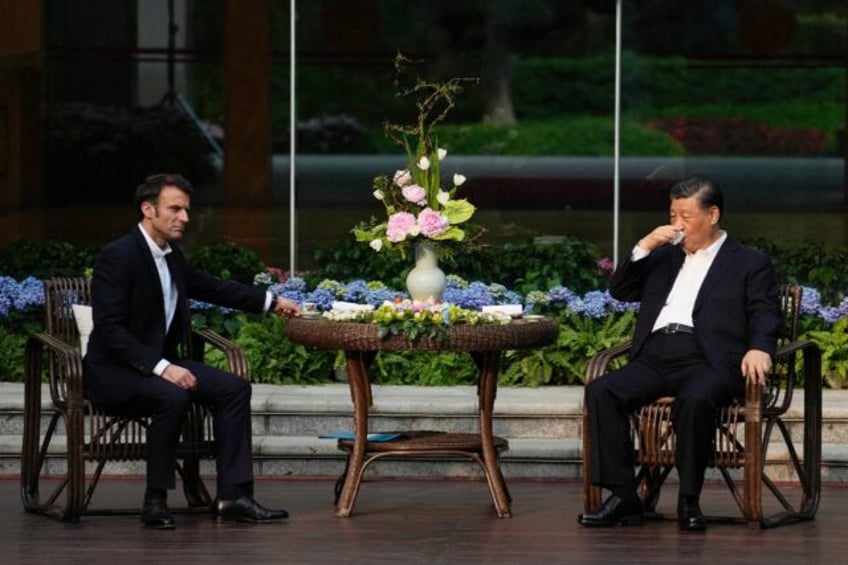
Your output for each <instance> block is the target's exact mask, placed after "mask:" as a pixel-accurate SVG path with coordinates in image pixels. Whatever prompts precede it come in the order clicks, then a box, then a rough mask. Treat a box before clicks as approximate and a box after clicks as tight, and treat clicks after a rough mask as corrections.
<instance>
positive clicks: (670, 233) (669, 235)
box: [638, 224, 681, 251]
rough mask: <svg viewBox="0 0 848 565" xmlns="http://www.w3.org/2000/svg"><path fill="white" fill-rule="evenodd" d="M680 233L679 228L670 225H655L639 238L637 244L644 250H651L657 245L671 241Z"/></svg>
mask: <svg viewBox="0 0 848 565" xmlns="http://www.w3.org/2000/svg"><path fill="white" fill-rule="evenodd" d="M680 234H681V230H679V229H677V228H676V227H674V226H672V225H670V224H669V225H666V226H657V227H656V228H654V231H652V232H651V233H649V234H648V235H646V236H645V237H643V238H642V239H640V240H639V242H638V245H639V247H641V248H642V249H644V250H645V251H653V250H654V249H656V248H657V247H661V246H663V245H667V244H669V243H673V242H674V241H675V239H676V238H677V237H678V236H679V235H680Z"/></svg>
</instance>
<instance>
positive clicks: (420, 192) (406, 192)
mask: <svg viewBox="0 0 848 565" xmlns="http://www.w3.org/2000/svg"><path fill="white" fill-rule="evenodd" d="M401 192H402V193H403V197H404V198H406V199H407V200H409V201H410V202H413V203H415V204H418V205H419V206H424V205H425V204H426V203H427V191H426V190H424V187H423V186H418V185H417V184H410V185H407V186H405V187H403V188H402V189H401Z"/></svg>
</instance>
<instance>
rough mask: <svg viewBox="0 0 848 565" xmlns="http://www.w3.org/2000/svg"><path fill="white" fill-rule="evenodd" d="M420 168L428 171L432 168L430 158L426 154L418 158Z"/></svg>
mask: <svg viewBox="0 0 848 565" xmlns="http://www.w3.org/2000/svg"><path fill="white" fill-rule="evenodd" d="M418 168H419V169H421V170H422V171H426V170H427V169H429V168H430V159H428V158H427V156H426V155H425V156H423V157H421V159H419V160H418Z"/></svg>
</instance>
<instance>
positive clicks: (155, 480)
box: [114, 359, 253, 493]
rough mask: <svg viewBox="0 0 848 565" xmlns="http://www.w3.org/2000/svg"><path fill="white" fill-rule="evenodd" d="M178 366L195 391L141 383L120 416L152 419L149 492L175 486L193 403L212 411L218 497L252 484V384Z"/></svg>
mask: <svg viewBox="0 0 848 565" xmlns="http://www.w3.org/2000/svg"><path fill="white" fill-rule="evenodd" d="M176 363H177V364H178V365H180V366H182V367H185V368H187V369H188V370H190V371H191V372H192V373H193V374H194V376H195V377H196V378H197V389H196V390H193V391H186V390H183V389H181V388H179V387H177V386H176V385H174V384H172V383H170V382H169V381H166V380H165V379H162V378H159V377H150V378H147V379H144V380H142V381H141V384H140V385H139V387H138V390H137V392H136V394H135V396H133V398H131V399H130V400H129V401H128V402H127V403H125V404H123V405H121V406H118V407H114V410H115V411H117V412H119V413H132V414H140V415H145V416H150V426H149V428H148V429H147V486H148V488H157V489H172V488H174V486H175V484H176V467H175V453H176V446H177V443H178V441H179V437H180V431H181V427H182V424H183V420H184V418H185V415H186V411H187V410H188V408H189V405H190V404H191V402H192V401H193V400H198V401H200V402H201V403H202V404H204V405H206V406H208V407H209V409H210V411H211V413H212V418H213V424H212V427H213V433H214V435H215V444H216V448H217V450H216V471H217V482H218V492H219V493H220V492H221V491H222V488H227V487H228V486H231V485H240V484H244V483H249V482H250V481H252V480H253V462H252V453H251V441H250V433H251V429H250V393H251V387H250V383H249V382H248V381H246V380H244V379H242V378H240V377H237V376H235V375H232V374H230V373H226V372H224V371H221V370H219V369H216V368H214V367H209V366H207V365H204V364H202V363H198V362H196V361H190V360H186V359H181V360H179V361H177V362H176Z"/></svg>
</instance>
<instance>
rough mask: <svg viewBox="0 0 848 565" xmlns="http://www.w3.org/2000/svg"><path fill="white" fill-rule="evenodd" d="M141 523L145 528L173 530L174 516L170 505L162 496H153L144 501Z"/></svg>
mask: <svg viewBox="0 0 848 565" xmlns="http://www.w3.org/2000/svg"><path fill="white" fill-rule="evenodd" d="M141 523H142V524H144V527H145V528H153V529H154V530H173V529H174V527H175V526H174V517H173V516H171V511H170V510H168V505H167V503H166V502H165V500H164V499H162V498H158V497H157V498H151V499H148V500H145V501H144V506H143V507H142V508H141Z"/></svg>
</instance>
